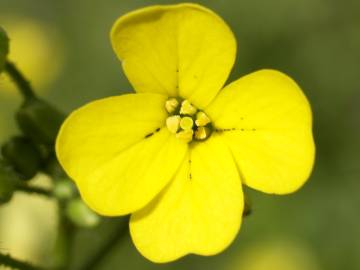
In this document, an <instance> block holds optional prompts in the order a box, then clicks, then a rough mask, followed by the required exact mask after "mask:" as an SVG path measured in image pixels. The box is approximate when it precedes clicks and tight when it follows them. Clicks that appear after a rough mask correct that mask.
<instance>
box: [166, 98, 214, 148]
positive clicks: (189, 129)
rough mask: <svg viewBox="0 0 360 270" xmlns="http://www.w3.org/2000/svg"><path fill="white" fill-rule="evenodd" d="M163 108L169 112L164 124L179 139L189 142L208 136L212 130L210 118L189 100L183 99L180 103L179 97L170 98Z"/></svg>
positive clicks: (201, 139)
mask: <svg viewBox="0 0 360 270" xmlns="http://www.w3.org/2000/svg"><path fill="white" fill-rule="evenodd" d="M179 107H180V108H179ZM165 108H166V110H167V111H168V113H169V116H168V118H167V119H166V126H167V128H168V130H169V131H170V132H171V133H173V134H175V136H176V138H178V139H179V140H182V141H184V142H186V143H190V142H192V141H199V142H200V141H204V140H206V139H207V138H209V137H210V135H211V133H212V130H213V127H212V124H211V120H210V118H209V117H208V116H207V114H206V113H205V112H203V111H200V110H198V109H197V108H196V107H195V106H194V105H193V104H191V102H190V101H189V100H186V99H185V100H183V101H182V102H181V105H180V102H179V99H177V98H170V99H168V100H167V101H166V103H165ZM176 113H178V114H176Z"/></svg>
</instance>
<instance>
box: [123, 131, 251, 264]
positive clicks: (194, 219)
mask: <svg viewBox="0 0 360 270" xmlns="http://www.w3.org/2000/svg"><path fill="white" fill-rule="evenodd" d="M243 206H244V199H243V193H242V187H241V182H240V178H239V175H238V172H237V169H236V166H235V163H234V160H233V157H232V156H231V153H230V151H229V150H228V148H227V146H226V145H225V143H224V142H222V140H221V138H219V136H217V135H214V136H212V137H211V138H209V139H208V140H207V141H206V142H202V143H198V144H196V145H195V146H194V147H193V148H192V149H191V151H190V153H189V155H188V156H187V158H186V159H185V160H184V162H183V164H182V166H181V168H180V169H179V171H178V173H177V175H176V176H175V178H174V180H173V182H171V183H170V184H169V185H168V187H167V188H166V189H165V190H163V191H162V193H160V195H159V196H158V197H157V198H156V199H155V200H154V201H153V202H152V203H151V204H149V205H148V206H146V207H145V208H144V209H142V210H140V211H138V212H135V213H134V214H133V215H132V216H131V219H130V233H131V236H132V239H133V241H134V243H135V246H136V247H137V249H138V250H139V251H140V252H141V253H142V254H143V255H144V256H145V257H146V258H148V259H150V260H152V261H154V262H168V261H172V260H175V259H178V258H179V257H181V256H184V255H186V254H189V253H195V254H199V255H213V254H216V253H219V252H221V251H222V250H223V249H225V248H226V247H227V246H228V245H229V244H230V243H231V242H232V241H233V239H234V237H235V236H236V234H237V232H238V231H239V228H240V224H241V219H242V211H243Z"/></svg>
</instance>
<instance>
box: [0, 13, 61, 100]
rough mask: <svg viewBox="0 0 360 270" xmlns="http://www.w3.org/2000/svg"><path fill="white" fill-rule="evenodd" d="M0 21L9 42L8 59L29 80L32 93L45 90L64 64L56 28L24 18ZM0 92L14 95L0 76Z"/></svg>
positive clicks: (8, 79) (12, 87) (8, 82)
mask: <svg viewBox="0 0 360 270" xmlns="http://www.w3.org/2000/svg"><path fill="white" fill-rule="evenodd" d="M0 18H1V20H0V25H2V26H3V27H4V29H5V30H6V32H7V34H8V36H9V39H10V43H9V45H10V53H9V56H8V58H9V59H10V60H11V61H13V62H14V63H15V64H16V65H17V66H18V67H19V69H20V70H21V71H22V72H23V73H24V74H25V76H26V77H28V78H29V79H31V83H32V84H33V85H34V87H35V88H36V90H40V91H44V90H46V89H47V88H48V87H49V85H51V83H53V82H54V81H55V80H56V79H57V78H58V77H59V75H60V73H61V70H62V67H63V64H64V63H63V62H64V48H63V46H62V45H63V44H62V40H61V38H60V36H59V34H58V33H57V32H56V29H53V28H52V27H50V26H48V25H46V24H44V23H43V22H40V21H37V20H34V19H32V18H28V17H19V16H15V15H13V16H6V15H5V16H3V15H1V14H0ZM2 91H4V92H3V93H6V94H9V93H13V94H14V93H16V88H15V86H14V84H13V82H12V81H11V79H10V78H9V77H8V76H7V75H6V74H3V75H2V76H1V77H0V92H2Z"/></svg>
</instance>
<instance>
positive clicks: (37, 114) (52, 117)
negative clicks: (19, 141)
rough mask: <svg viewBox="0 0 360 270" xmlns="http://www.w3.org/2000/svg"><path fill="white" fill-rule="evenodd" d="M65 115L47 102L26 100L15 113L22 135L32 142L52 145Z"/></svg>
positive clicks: (32, 99)
mask: <svg viewBox="0 0 360 270" xmlns="http://www.w3.org/2000/svg"><path fill="white" fill-rule="evenodd" d="M64 119H65V115H64V114H63V113H61V112H60V111H58V110H57V109H56V108H54V107H53V106H51V105H50V104H48V103H47V102H45V101H43V100H41V99H38V98H31V99H27V100H26V101H25V102H24V104H23V105H22V106H21V107H20V109H19V110H18V111H17V113H16V120H17V123H18V125H19V127H20V129H21V131H22V132H23V134H24V135H26V136H28V137H29V138H31V139H32V140H33V141H34V142H37V143H40V144H45V145H50V146H51V145H53V144H54V143H55V139H56V136H57V133H58V131H59V129H60V126H61V124H62V122H63V121H64Z"/></svg>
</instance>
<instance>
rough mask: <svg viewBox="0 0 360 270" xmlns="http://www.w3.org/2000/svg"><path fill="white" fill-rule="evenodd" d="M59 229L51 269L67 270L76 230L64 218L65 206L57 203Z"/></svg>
mask: <svg viewBox="0 0 360 270" xmlns="http://www.w3.org/2000/svg"><path fill="white" fill-rule="evenodd" d="M58 211H59V225H58V226H59V227H58V231H57V233H58V234H57V237H56V242H55V249H54V261H53V264H54V266H53V268H52V269H57V270H66V269H69V266H70V263H71V255H72V246H73V240H74V235H75V232H76V228H75V227H74V225H73V224H72V223H71V222H70V221H69V220H68V219H67V217H66V216H65V212H64V211H65V204H64V202H62V201H58Z"/></svg>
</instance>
